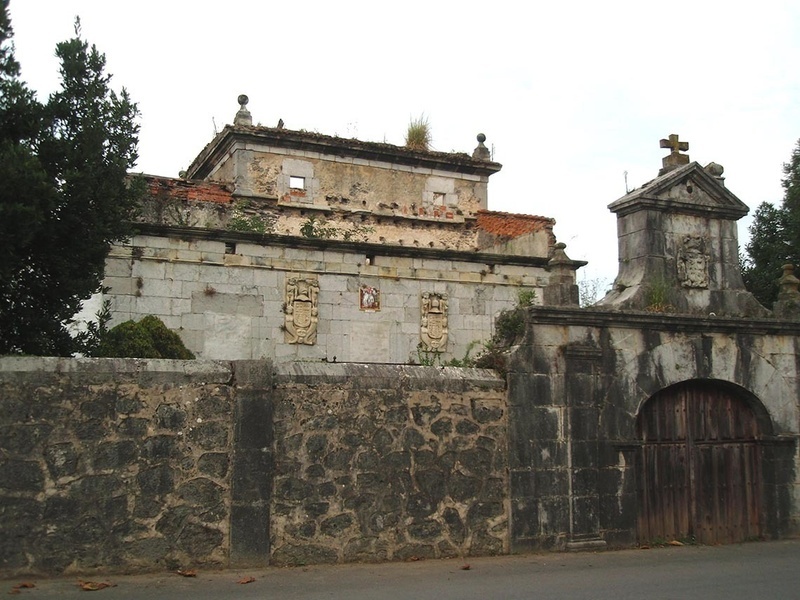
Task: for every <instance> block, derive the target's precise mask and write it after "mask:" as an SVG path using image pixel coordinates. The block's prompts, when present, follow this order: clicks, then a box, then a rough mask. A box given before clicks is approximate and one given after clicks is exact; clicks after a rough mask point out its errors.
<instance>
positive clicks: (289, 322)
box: [284, 277, 319, 345]
mask: <svg viewBox="0 0 800 600" xmlns="http://www.w3.org/2000/svg"><path fill="white" fill-rule="evenodd" d="M318 296H319V282H318V281H317V280H316V279H300V278H297V277H292V278H290V279H287V280H286V309H285V312H286V318H285V320H284V326H285V328H286V329H285V332H284V341H285V342H286V343H287V344H308V345H311V344H314V343H315V342H316V341H317V322H318V321H319V319H318V317H317V315H318V314H319V307H318V305H317V298H318Z"/></svg>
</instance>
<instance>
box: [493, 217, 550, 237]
mask: <svg viewBox="0 0 800 600" xmlns="http://www.w3.org/2000/svg"><path fill="white" fill-rule="evenodd" d="M555 224H556V220H555V219H551V218H550V217H539V216H536V215H520V214H515V213H506V212H495V211H490V210H479V211H478V229H480V230H483V231H485V232H486V233H491V234H493V235H499V236H504V237H508V238H515V237H519V236H521V235H525V234H526V233H534V232H536V231H542V230H545V231H551V232H552V230H553V226H554V225H555Z"/></svg>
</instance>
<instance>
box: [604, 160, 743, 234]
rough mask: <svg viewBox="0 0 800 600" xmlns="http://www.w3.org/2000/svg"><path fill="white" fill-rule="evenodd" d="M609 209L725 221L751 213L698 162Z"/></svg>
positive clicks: (644, 188)
mask: <svg viewBox="0 0 800 600" xmlns="http://www.w3.org/2000/svg"><path fill="white" fill-rule="evenodd" d="M608 209H609V210H610V211H611V212H613V213H616V214H618V215H620V216H621V215H624V214H628V213H631V212H635V211H637V210H662V211H668V212H671V213H686V214H695V215H696V214H701V215H704V216H708V217H712V218H719V219H726V220H731V219H732V220H738V219H740V218H742V217H743V216H745V215H746V214H747V213H748V212H749V208H748V207H747V205H746V204H745V203H744V202H742V201H741V200H739V198H737V197H736V196H735V195H734V194H732V193H731V192H730V191H729V190H728V188H726V187H725V185H724V184H723V183H722V181H721V180H720V179H718V178H717V177H715V176H713V175H712V174H710V173H709V172H708V171H707V170H706V169H704V168H703V167H701V166H700V165H699V164H698V163H696V162H692V163H689V164H688V165H685V166H682V167H678V168H677V169H674V170H672V171H670V172H668V173H665V174H664V175H661V176H660V177H657V178H656V179H653V180H652V181H650V182H648V183H646V184H644V185H643V186H642V187H640V188H638V189H635V190H633V191H632V192H629V193H628V194H625V195H624V196H623V197H622V198H620V199H619V200H617V201H615V202H612V203H611V204H609V205H608Z"/></svg>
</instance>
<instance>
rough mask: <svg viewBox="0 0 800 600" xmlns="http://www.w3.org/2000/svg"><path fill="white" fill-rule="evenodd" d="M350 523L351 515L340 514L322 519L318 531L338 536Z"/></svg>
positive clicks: (351, 520) (351, 521)
mask: <svg viewBox="0 0 800 600" xmlns="http://www.w3.org/2000/svg"><path fill="white" fill-rule="evenodd" d="M352 523H353V517H352V516H351V515H349V514H340V515H336V516H334V517H330V518H328V519H325V520H324V521H322V523H321V524H320V531H321V532H322V533H324V534H325V535H330V536H338V535H341V533H342V532H343V531H345V530H346V529H347V528H348V527H350V525H352Z"/></svg>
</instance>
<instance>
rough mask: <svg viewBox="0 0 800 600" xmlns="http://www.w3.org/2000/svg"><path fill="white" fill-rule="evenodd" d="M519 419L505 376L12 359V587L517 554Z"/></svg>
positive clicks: (6, 539)
mask: <svg viewBox="0 0 800 600" xmlns="http://www.w3.org/2000/svg"><path fill="white" fill-rule="evenodd" d="M273 415H274V416H273ZM506 422H507V418H506V410H505V404H504V391H503V383H502V381H501V380H500V379H498V378H497V377H496V376H495V375H494V374H493V373H491V372H489V371H481V370H468V369H452V368H447V369H439V368H433V367H409V366H371V365H353V364H351V365H341V364H337V365H331V364H323V363H285V364H280V365H272V363H270V362H269V361H238V362H234V363H221V362H212V361H167V360H121V359H55V358H11V357H6V358H2V359H0V572H2V574H3V575H7V576H11V575H14V574H23V573H77V572H87V571H92V570H104V571H121V570H126V571H128V570H154V569H155V570H159V569H164V568H168V569H175V568H178V567H197V566H202V567H226V566H245V565H264V564H268V563H270V562H272V563H275V564H300V563H311V562H334V561H354V560H358V561H366V560H369V561H373V560H387V559H389V560H391V559H403V558H409V557H411V556H417V557H419V558H424V557H432V556H453V555H458V554H495V553H499V552H504V551H507V550H508V535H507V530H508V506H507V499H506V489H507V475H506V468H505V465H506V458H505V452H506V427H507V425H506ZM273 489H274V493H273Z"/></svg>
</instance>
